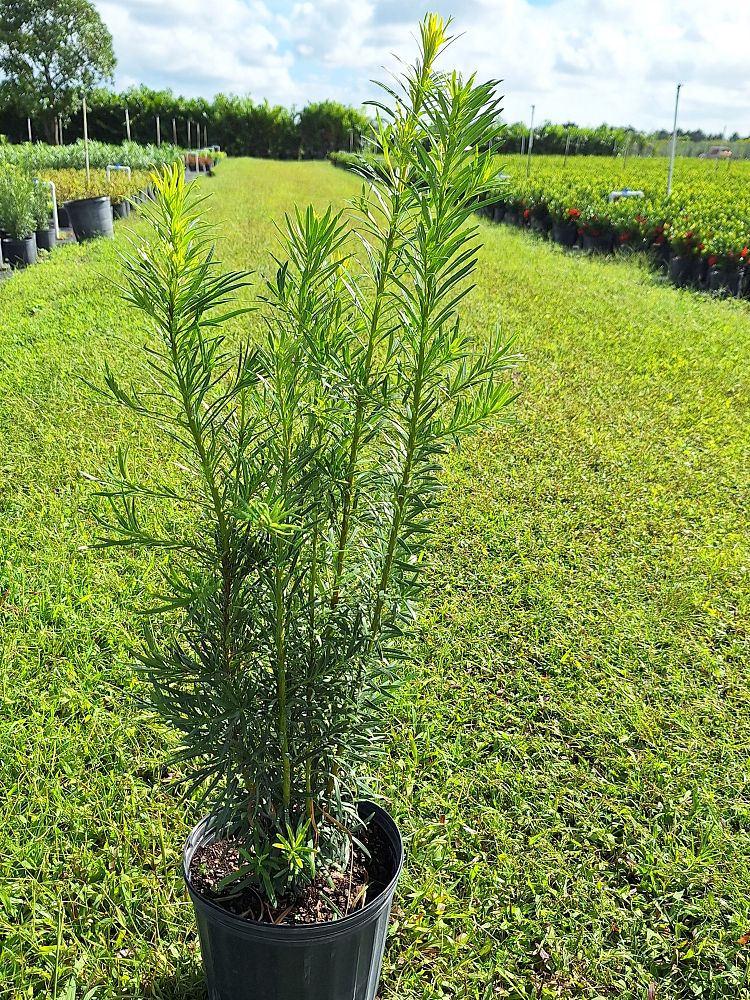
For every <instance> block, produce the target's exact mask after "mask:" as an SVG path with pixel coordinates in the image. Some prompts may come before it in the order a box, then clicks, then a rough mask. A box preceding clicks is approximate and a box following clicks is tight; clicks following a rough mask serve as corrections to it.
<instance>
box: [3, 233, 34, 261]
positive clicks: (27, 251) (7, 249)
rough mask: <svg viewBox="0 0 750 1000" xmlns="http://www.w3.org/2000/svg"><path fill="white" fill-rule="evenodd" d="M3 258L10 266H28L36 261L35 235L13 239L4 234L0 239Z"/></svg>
mask: <svg viewBox="0 0 750 1000" xmlns="http://www.w3.org/2000/svg"><path fill="white" fill-rule="evenodd" d="M2 246H3V260H4V261H5V263H6V264H10V266H11V267H28V266H29V264H35V263H36V261H37V253H36V237H35V236H27V237H26V239H24V240H14V239H12V238H11V237H10V236H6V237H4V238H3V241H2Z"/></svg>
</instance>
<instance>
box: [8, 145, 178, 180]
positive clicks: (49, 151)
mask: <svg viewBox="0 0 750 1000" xmlns="http://www.w3.org/2000/svg"><path fill="white" fill-rule="evenodd" d="M183 153H184V150H183V149H181V148H180V147H178V146H172V145H171V144H169V143H162V144H161V146H156V145H140V144H139V143H137V142H123V143H121V144H119V145H114V144H112V143H107V142H96V141H95V140H93V139H89V143H88V162H89V166H90V167H91V168H94V169H101V170H104V169H105V168H106V167H107V166H108V165H109V164H110V163H119V164H121V165H122V166H124V167H130V169H131V170H158V169H160V168H161V167H163V166H169V165H170V164H172V163H177V162H179V160H181V159H182V156H183ZM3 163H13V164H15V165H17V166H21V167H26V168H27V169H28V170H31V171H33V172H38V171H40V170H65V169H75V170H83V169H84V168H85V166H86V147H85V144H84V142H83V140H79V141H78V142H74V143H70V144H69V145H67V146H49V145H47V144H46V143H43V142H22V143H16V144H11V143H0V164H3Z"/></svg>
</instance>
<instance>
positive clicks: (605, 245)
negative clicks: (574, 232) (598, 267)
mask: <svg viewBox="0 0 750 1000" xmlns="http://www.w3.org/2000/svg"><path fill="white" fill-rule="evenodd" d="M613 243H614V240H613V239H612V237H611V236H589V234H588V233H584V234H583V249H584V250H590V251H591V253H610V252H611V250H612V245H613Z"/></svg>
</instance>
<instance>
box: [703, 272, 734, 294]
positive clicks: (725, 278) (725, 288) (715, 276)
mask: <svg viewBox="0 0 750 1000" xmlns="http://www.w3.org/2000/svg"><path fill="white" fill-rule="evenodd" d="M741 278H742V275H741V274H740V272H739V271H725V270H724V269H723V268H720V267H715V266H714V267H711V268H709V271H708V290H709V292H726V294H727V295H740V294H741V293H740V287H741Z"/></svg>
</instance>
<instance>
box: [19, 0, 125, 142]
mask: <svg viewBox="0 0 750 1000" xmlns="http://www.w3.org/2000/svg"><path fill="white" fill-rule="evenodd" d="M114 68H115V54H114V51H113V48H112V35H111V34H110V33H109V30H108V29H107V27H106V25H105V24H104V22H103V21H102V19H101V17H100V16H99V14H98V13H97V11H96V10H95V8H94V6H93V5H92V4H91V3H89V2H88V0H0V72H1V73H2V74H3V76H4V77H5V79H4V81H3V83H2V90H3V96H4V97H5V99H6V100H7V101H8V102H9V103H12V104H14V105H15V106H16V107H17V108H19V110H22V111H23V112H24V113H25V114H27V115H32V116H35V117H38V118H41V120H42V122H43V123H44V129H45V132H46V135H47V139H48V141H49V142H55V143H57V142H59V139H60V136H59V135H58V131H57V117H58V115H62V116H63V117H66V118H67V117H69V116H70V115H71V114H73V113H74V112H75V111H77V110H78V108H79V107H80V104H81V97H82V95H83V93H84V92H85V91H87V90H90V89H91V88H92V87H94V86H95V85H96V84H97V83H99V82H101V81H104V80H111V79H112V73H113V70H114Z"/></svg>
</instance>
